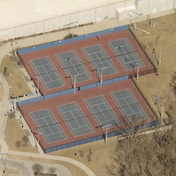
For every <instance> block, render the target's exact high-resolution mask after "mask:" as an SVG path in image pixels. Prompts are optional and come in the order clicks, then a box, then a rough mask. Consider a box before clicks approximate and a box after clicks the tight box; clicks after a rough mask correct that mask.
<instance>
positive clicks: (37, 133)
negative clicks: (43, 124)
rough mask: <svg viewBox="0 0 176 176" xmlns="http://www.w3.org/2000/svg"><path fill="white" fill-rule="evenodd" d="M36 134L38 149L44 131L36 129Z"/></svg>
mask: <svg viewBox="0 0 176 176" xmlns="http://www.w3.org/2000/svg"><path fill="white" fill-rule="evenodd" d="M34 134H35V135H37V143H36V148H37V150H38V147H39V142H40V134H42V133H41V132H40V131H38V130H36V131H35V132H34ZM37 144H38V146H37Z"/></svg>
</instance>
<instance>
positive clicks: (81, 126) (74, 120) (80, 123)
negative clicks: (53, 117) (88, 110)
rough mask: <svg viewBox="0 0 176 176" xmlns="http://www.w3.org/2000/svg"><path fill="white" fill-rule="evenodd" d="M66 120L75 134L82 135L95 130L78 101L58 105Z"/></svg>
mask: <svg viewBox="0 0 176 176" xmlns="http://www.w3.org/2000/svg"><path fill="white" fill-rule="evenodd" d="M57 109H58V111H59V112H60V113H61V115H62V117H63V119H64V122H66V124H68V126H69V128H70V130H71V131H72V133H73V135H74V136H80V135H84V134H89V133H91V132H93V129H92V127H91V125H90V123H89V122H88V121H87V119H86V117H85V115H84V113H83V112H82V110H81V109H80V108H79V106H78V104H77V103H76V102H73V103H69V104H65V105H60V106H57Z"/></svg>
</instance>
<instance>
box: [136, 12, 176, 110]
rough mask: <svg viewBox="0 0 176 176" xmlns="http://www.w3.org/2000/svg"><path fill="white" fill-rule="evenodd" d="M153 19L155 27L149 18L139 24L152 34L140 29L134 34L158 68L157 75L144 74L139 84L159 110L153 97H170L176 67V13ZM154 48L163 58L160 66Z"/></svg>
mask: <svg viewBox="0 0 176 176" xmlns="http://www.w3.org/2000/svg"><path fill="white" fill-rule="evenodd" d="M152 21H153V22H154V23H155V27H151V26H150V25H149V20H147V21H143V22H140V23H138V24H137V27H138V28H140V29H144V30H146V31H148V32H150V35H148V34H146V33H144V32H141V31H139V30H137V31H136V32H134V35H135V36H136V38H137V39H138V41H139V42H140V43H141V45H142V47H143V48H144V49H145V51H146V53H147V54H148V56H149V57H150V59H151V61H152V62H153V63H154V64H155V66H156V68H157V70H158V74H157V75H155V74H153V75H147V76H143V77H140V78H139V81H138V86H139V87H140V89H141V90H142V92H143V94H144V95H145V96H146V97H147V99H148V101H149V102H150V104H152V105H153V108H154V109H155V111H156V112H158V111H159V110H158V108H157V106H155V105H154V101H153V98H152V97H153V96H154V95H157V96H158V97H160V99H163V101H165V100H166V99H168V98H167V96H169V95H168V94H170V93H171V91H170V80H171V75H172V73H173V72H174V70H175V69H176V64H175V50H174V48H175V41H176V23H175V21H176V14H172V15H168V16H165V17H161V18H156V19H153V20H152ZM153 48H155V52H156V56H157V58H158V60H159V61H160V60H161V64H160V66H158V64H157V62H156V60H155V59H154V54H153V53H152V51H153ZM171 94H172V93H171ZM165 108H166V107H165ZM165 110H166V109H165Z"/></svg>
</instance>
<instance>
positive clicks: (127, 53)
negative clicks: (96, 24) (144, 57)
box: [108, 38, 144, 70]
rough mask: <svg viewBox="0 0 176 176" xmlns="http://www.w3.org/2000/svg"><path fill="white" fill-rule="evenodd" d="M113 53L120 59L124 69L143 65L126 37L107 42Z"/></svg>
mask: <svg viewBox="0 0 176 176" xmlns="http://www.w3.org/2000/svg"><path fill="white" fill-rule="evenodd" d="M108 44H109V46H110V47H111V49H112V50H113V52H114V54H115V55H116V56H117V58H118V59H119V60H120V63H121V64H122V65H123V67H124V69H125V70H132V69H134V68H137V67H138V66H139V67H143V66H144V65H143V63H142V61H141V60H140V58H139V56H138V55H137V51H135V50H134V49H133V47H132V45H131V44H130V43H129V41H128V39H126V38H123V39H119V40H114V41H110V42H108Z"/></svg>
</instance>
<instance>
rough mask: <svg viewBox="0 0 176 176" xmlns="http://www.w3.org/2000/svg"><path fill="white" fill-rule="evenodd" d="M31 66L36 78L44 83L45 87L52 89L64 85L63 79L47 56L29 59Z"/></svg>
mask: <svg viewBox="0 0 176 176" xmlns="http://www.w3.org/2000/svg"><path fill="white" fill-rule="evenodd" d="M30 64H31V65H32V68H33V69H34V70H35V72H36V75H37V79H39V80H40V81H41V82H42V84H43V85H44V87H45V89H47V90H49V89H53V88H57V87H61V86H64V81H63V80H62V78H61V77H60V75H59V73H58V71H57V70H56V68H55V67H54V65H53V64H52V62H51V60H50V59H49V57H43V58H39V59H35V60H30Z"/></svg>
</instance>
